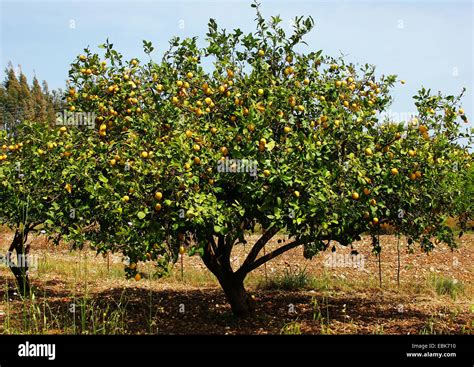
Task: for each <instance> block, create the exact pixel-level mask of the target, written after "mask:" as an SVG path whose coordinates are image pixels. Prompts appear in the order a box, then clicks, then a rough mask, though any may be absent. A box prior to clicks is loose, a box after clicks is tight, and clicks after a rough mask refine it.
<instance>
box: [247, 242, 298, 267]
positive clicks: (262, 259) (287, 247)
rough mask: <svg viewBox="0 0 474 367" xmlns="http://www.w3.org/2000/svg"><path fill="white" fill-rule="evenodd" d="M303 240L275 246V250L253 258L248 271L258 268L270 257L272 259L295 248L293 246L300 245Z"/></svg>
mask: <svg viewBox="0 0 474 367" xmlns="http://www.w3.org/2000/svg"><path fill="white" fill-rule="evenodd" d="M302 244H303V242H301V241H299V240H296V241H293V242H290V243H287V244H286V245H284V246H282V247H279V248H277V249H276V250H274V251H272V252H270V253H268V254H266V255H264V256H262V257H259V258H258V259H257V260H255V261H254V262H253V263H252V264H251V265H250V266H249V272H250V271H252V270H254V269H256V268H258V267H259V266H260V265H263V264H264V263H266V262H267V261H270V260H271V259H274V258H275V257H277V256H279V255H281V254H283V253H284V252H286V251H288V250H291V249H292V248H295V247H298V246H300V245H302Z"/></svg>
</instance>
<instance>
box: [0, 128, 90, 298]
mask: <svg viewBox="0 0 474 367" xmlns="http://www.w3.org/2000/svg"><path fill="white" fill-rule="evenodd" d="M82 134H83V131H81V130H77V129H76V130H73V131H71V132H69V131H68V129H67V127H65V126H62V127H57V128H52V127H50V126H49V125H48V124H46V123H31V122H28V121H25V122H23V123H21V124H19V125H18V126H17V127H16V129H15V132H14V134H12V133H10V134H7V133H6V132H4V131H2V132H1V135H0V146H1V152H0V188H1V189H0V200H1V202H2V206H1V208H0V220H1V223H2V224H3V225H6V226H8V227H9V228H11V229H12V230H13V232H14V236H13V240H12V243H11V245H10V247H9V251H8V254H7V258H8V260H9V261H8V265H9V266H10V268H11V270H12V272H13V274H14V275H15V277H16V279H17V282H18V285H19V289H20V291H21V292H22V293H24V294H27V293H28V290H29V281H28V270H29V267H28V253H29V246H28V245H27V244H26V242H27V240H28V235H29V234H30V233H32V232H38V231H40V230H43V229H50V226H49V224H53V223H56V224H57V226H56V227H55V230H54V231H49V234H50V235H51V236H53V237H55V238H56V239H59V237H57V235H61V234H68V233H69V231H70V230H73V229H74V227H76V228H82V227H83V226H84V223H85V222H87V220H85V221H84V222H83V223H81V224H79V223H77V222H76V220H77V218H76V216H75V210H76V208H77V209H78V211H81V210H82V209H83V208H84V207H83V200H82V198H80V197H79V196H77V195H76V193H74V195H73V191H74V186H82V184H81V185H78V182H82V181H81V177H83V173H84V172H83V171H82V172H81V175H75V174H77V172H78V170H77V169H76V168H77V167H76V164H75V163H74V162H75V160H76V159H78V153H79V152H80V149H79V146H81V145H82V142H83V138H82ZM78 145H79V146H78ZM82 211H83V210H82ZM81 219H82V218H81ZM14 252H15V253H16V255H15V257H16V261H14V258H13V253H14Z"/></svg>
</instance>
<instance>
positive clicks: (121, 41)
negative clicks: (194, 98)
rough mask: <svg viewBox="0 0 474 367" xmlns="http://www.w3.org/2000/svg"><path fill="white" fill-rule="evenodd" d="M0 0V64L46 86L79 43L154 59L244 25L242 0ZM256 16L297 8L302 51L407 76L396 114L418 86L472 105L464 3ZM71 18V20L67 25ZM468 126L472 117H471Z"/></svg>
mask: <svg viewBox="0 0 474 367" xmlns="http://www.w3.org/2000/svg"><path fill="white" fill-rule="evenodd" d="M0 2H1V8H0V9H1V10H0V11H1V26H0V32H1V34H0V36H1V49H0V62H1V66H2V68H1V69H2V70H1V75H0V78H1V79H3V78H4V71H3V69H4V68H5V66H6V65H7V63H8V62H9V61H11V62H12V63H13V65H15V66H16V65H21V67H22V70H23V71H24V73H25V74H26V75H27V76H28V77H29V78H30V79H31V77H32V76H33V74H34V73H36V75H37V76H38V78H39V79H41V80H43V79H45V80H47V82H48V83H49V85H50V87H51V88H59V87H63V88H64V86H65V80H66V78H67V73H68V69H69V64H70V63H71V62H72V61H73V60H74V58H75V56H76V55H78V54H79V53H81V51H82V49H83V48H84V47H86V46H88V45H89V46H91V47H92V49H93V50H95V51H96V50H98V49H97V48H96V46H97V45H98V44H101V43H103V42H104V41H105V39H106V38H107V37H108V38H109V39H110V40H111V42H113V43H114V45H115V46H116V48H117V49H118V50H119V51H120V52H122V53H123V54H124V55H125V56H126V57H129V58H131V57H139V58H143V56H144V54H143V51H142V40H143V39H146V40H151V41H153V43H154V46H155V51H154V55H155V58H156V59H157V60H158V59H160V58H161V53H162V51H163V50H164V49H165V48H166V47H167V42H168V40H169V39H170V38H171V37H172V36H175V35H176V36H180V37H186V36H195V35H197V36H199V37H200V38H201V39H203V38H204V36H205V33H206V30H207V21H208V19H209V18H215V19H216V20H217V22H218V24H219V25H220V26H222V27H225V28H236V27H238V28H241V29H242V30H244V31H251V30H252V29H253V27H254V24H253V19H254V18H255V15H254V12H253V9H252V8H250V1H242V0H232V1H228V0H224V1H198V0H175V1H153V0H148V1H54V0H49V1H33V0H29V1H12V0H10V1H5V0H0ZM261 3H262V11H263V14H264V16H266V17H269V16H271V15H276V14H279V15H280V16H281V17H282V18H283V20H284V22H285V23H284V24H285V26H286V27H287V29H288V30H289V29H290V20H291V19H292V18H294V17H295V16H297V15H305V16H307V15H311V16H312V17H313V18H314V20H315V23H316V27H315V29H314V31H313V32H312V33H311V34H310V35H309V36H308V37H307V38H306V41H307V42H308V47H307V48H306V49H307V50H308V51H310V50H319V49H322V50H323V51H324V53H325V54H329V55H333V56H336V55H339V54H340V53H343V54H345V55H347V58H348V59H349V60H350V61H352V62H357V63H361V64H362V63H370V64H375V65H376V66H377V70H378V72H379V73H380V74H381V73H384V74H397V75H399V77H400V78H401V79H405V80H406V82H407V83H406V84H405V85H404V86H402V85H397V87H396V88H395V90H394V93H393V96H394V98H395V101H394V103H393V105H392V108H391V110H392V112H393V113H394V114H399V115H401V116H403V114H407V113H412V112H413V103H412V99H411V97H412V96H413V95H414V94H415V93H416V91H417V90H418V89H419V87H421V86H425V87H427V88H431V89H432V90H435V91H438V90H441V91H443V92H444V93H449V94H457V93H458V92H460V91H461V89H462V87H466V88H467V89H468V91H467V93H466V95H465V98H464V103H463V107H464V109H465V110H466V113H467V114H468V116H470V117H471V118H470V120H472V119H473V118H472V116H473V112H474V111H473V107H474V94H473V89H474V83H473V70H474V65H473V38H474V27H473V15H474V8H473V3H472V1H408V0H405V1H391V2H388V1H331V2H329V1H309V0H306V1H289V0H287V1H284V0H277V1H275V0H273V1H269V0H261ZM71 25H72V26H71ZM471 126H472V122H471Z"/></svg>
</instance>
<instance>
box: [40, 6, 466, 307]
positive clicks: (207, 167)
mask: <svg viewBox="0 0 474 367" xmlns="http://www.w3.org/2000/svg"><path fill="white" fill-rule="evenodd" d="M254 7H255V8H256V13H257V18H256V23H257V28H256V31H255V32H253V33H249V34H244V33H243V32H242V31H241V30H239V29H235V30H233V31H230V32H229V31H227V30H225V29H219V28H218V26H217V24H216V22H215V21H214V20H210V22H209V30H208V33H207V37H206V42H207V44H206V46H205V47H202V48H201V47H198V45H197V38H190V39H189V38H188V39H184V40H181V39H179V38H174V39H172V40H171V41H170V48H169V50H168V51H167V52H165V54H164V56H163V58H162V59H161V60H160V61H159V62H155V61H153V59H152V58H151V54H152V52H153V45H152V44H151V43H150V42H147V41H144V44H143V45H144V51H145V53H146V54H148V55H149V56H150V58H149V61H147V62H141V61H139V60H138V59H137V58H134V59H131V60H125V59H124V58H123V56H122V55H121V54H120V53H118V52H117V51H116V50H115V49H114V47H113V45H112V44H111V43H110V42H108V41H107V42H106V43H105V44H103V45H101V46H100V47H101V48H102V49H103V50H104V52H103V55H102V56H101V55H99V54H98V53H93V52H91V50H90V49H85V51H84V54H83V55H80V56H78V58H77V59H76V60H75V61H74V62H73V64H72V67H71V70H70V73H69V87H68V89H69V90H68V96H67V99H68V105H69V109H70V110H71V111H76V112H81V111H83V112H94V113H95V114H96V115H97V117H96V125H95V126H94V129H92V130H90V131H86V132H81V133H80V134H79V133H77V134H76V133H73V132H71V134H70V137H71V139H73V140H74V136H76V139H77V140H76V141H75V142H74V143H73V144H74V146H75V147H76V149H75V150H74V152H75V153H74V154H75V155H74V157H73V159H70V160H69V161H68V166H67V167H66V168H65V169H66V170H67V174H66V177H68V175H69V178H68V179H67V182H66V181H62V182H61V184H60V185H59V186H58V187H60V188H61V186H63V184H64V185H66V184H67V183H70V186H67V187H66V188H67V190H65V188H64V186H63V187H62V194H61V196H60V197H58V200H59V201H56V203H57V204H58V205H56V206H54V207H53V204H52V205H50V206H49V208H48V215H47V216H48V218H47V220H48V221H47V223H46V226H47V227H48V230H49V231H50V232H51V233H54V232H58V233H60V234H62V235H65V236H66V238H68V239H70V240H72V241H75V242H77V243H81V242H83V241H89V242H90V243H91V244H92V245H93V246H95V247H96V248H97V250H98V251H100V252H107V251H113V252H120V253H122V254H124V255H125V256H126V257H127V258H128V259H129V262H128V263H127V267H126V272H127V275H128V276H129V277H135V279H136V280H139V279H140V261H154V262H156V264H157V269H158V270H159V272H160V273H164V272H166V271H167V270H168V264H169V263H170V262H173V261H176V259H177V258H178V254H179V253H180V252H183V251H187V252H188V253H189V254H190V255H194V254H198V255H199V256H201V258H202V260H203V262H204V264H205V265H206V266H207V268H208V269H209V270H210V271H211V272H212V273H213V274H214V275H215V276H216V278H217V280H218V281H219V283H220V285H221V286H222V288H223V290H224V292H225V294H226V296H227V299H228V301H229V303H230V305H231V307H232V311H233V313H234V314H235V315H237V316H242V315H247V314H248V313H249V312H251V310H252V308H253V306H254V305H253V301H252V299H251V298H250V297H248V295H247V292H246V290H245V287H244V280H245V278H246V276H247V275H248V273H250V272H251V271H253V270H254V269H256V268H258V267H259V266H261V265H262V264H264V263H266V262H267V261H270V260H272V259H273V258H275V257H277V256H279V255H280V254H282V253H284V252H286V251H288V250H290V249H293V248H295V247H301V248H302V249H303V252H304V255H305V256H307V257H312V256H314V255H315V254H316V253H318V252H319V251H323V250H325V249H327V248H328V247H329V246H330V243H331V241H337V242H339V243H341V244H342V245H350V244H351V243H352V242H354V241H355V240H357V239H358V238H359V237H360V235H361V234H363V233H369V234H372V236H374V238H375V236H376V234H377V233H378V232H379V230H380V226H381V225H382V224H384V223H387V224H391V225H393V226H394V227H396V228H397V230H398V231H399V232H400V234H403V235H407V236H408V237H409V238H410V241H411V242H417V243H420V245H421V247H422V248H423V249H424V250H427V251H429V250H430V249H432V248H433V246H435V245H436V243H435V241H434V240H433V239H435V238H437V239H439V240H440V241H443V242H445V243H447V244H448V245H449V246H454V245H455V242H454V240H453V234H452V233H451V231H450V230H449V228H448V227H446V226H445V222H444V220H445V218H446V216H448V215H452V216H456V215H458V214H459V213H460V210H461V209H460V205H459V204H458V203H459V202H460V201H459V200H457V199H458V198H459V195H461V194H460V192H461V190H459V186H456V185H452V183H453V182H461V181H462V177H463V175H465V173H466V171H467V169H468V167H469V165H470V164H471V161H472V156H471V155H470V154H469V151H468V147H469V145H470V144H471V139H472V132H469V131H464V130H463V126H464V122H465V121H467V117H466V116H465V114H464V111H462V109H460V107H459V104H460V98H461V97H462V95H460V96H443V95H441V94H433V93H431V92H430V91H429V90H425V89H421V90H420V92H419V94H418V95H417V96H415V106H416V109H417V114H416V117H414V118H413V119H412V120H411V121H406V122H403V123H394V122H392V121H388V120H384V119H383V118H381V113H382V112H383V111H385V110H386V109H387V107H388V106H389V105H390V102H391V97H390V90H391V88H392V87H393V86H394V84H395V83H397V82H398V79H397V77H396V76H394V75H387V76H383V75H381V76H378V75H377V74H376V72H375V68H374V67H373V66H371V65H362V66H358V65H354V64H351V63H347V62H346V61H345V60H344V59H343V58H333V57H329V56H325V55H323V54H322V52H321V51H317V52H307V53H304V52H301V49H302V47H303V45H304V40H303V37H304V35H305V34H306V33H308V32H309V31H310V30H311V29H312V27H313V20H312V19H311V18H306V19H304V18H297V19H296V20H295V29H294V32H293V33H292V34H291V35H286V34H285V32H284V30H283V28H282V27H281V19H280V18H279V17H278V16H275V17H272V18H271V19H270V20H269V21H266V20H265V19H264V18H263V17H262V15H261V14H260V10H259V7H258V5H256V4H255V5H254ZM466 142H467V143H466ZM41 169H42V170H43V171H47V169H48V167H47V166H46V165H44V166H42V168H41ZM63 169H64V168H63ZM64 191H66V192H67V193H68V194H69V195H64ZM59 198H60V199H59ZM72 208H74V209H75V210H76V211H77V213H76V215H77V218H82V219H80V220H78V219H77V218H75V219H74V220H71V218H70V217H68V216H65V215H62V214H64V213H65V212H67V211H68V210H70V209H72ZM256 228H257V229H259V231H261V233H262V234H261V237H260V238H259V239H258V240H257V241H256V243H254V244H252V246H251V248H250V250H249V251H248V254H247V257H246V259H245V261H244V262H243V263H242V264H241V265H240V266H239V267H234V266H233V265H232V263H231V254H232V251H233V249H234V248H235V247H236V246H239V245H242V244H245V243H246V234H247V233H248V232H249V231H253V230H255V229H256ZM279 232H284V233H285V234H286V235H287V238H288V239H287V240H285V241H283V242H281V243H279V246H278V247H276V248H274V249H273V250H272V251H271V252H267V253H266V254H265V255H263V254H262V252H263V248H264V246H265V245H266V244H267V243H268V241H270V240H271V239H272V238H273V237H274V236H275V235H277V233H279ZM374 247H376V248H375V250H376V251H380V248H379V247H380V245H379V244H378V243H377V242H374Z"/></svg>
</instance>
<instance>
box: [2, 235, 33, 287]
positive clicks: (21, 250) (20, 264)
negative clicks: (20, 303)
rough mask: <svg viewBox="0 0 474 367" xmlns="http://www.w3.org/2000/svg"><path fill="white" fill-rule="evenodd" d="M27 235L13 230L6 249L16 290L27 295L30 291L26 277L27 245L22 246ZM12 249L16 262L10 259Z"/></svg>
mask: <svg viewBox="0 0 474 367" xmlns="http://www.w3.org/2000/svg"><path fill="white" fill-rule="evenodd" d="M27 237H28V235H27V234H25V233H21V232H20V231H18V230H17V231H15V235H14V236H13V241H12V243H11V245H10V248H9V249H8V254H7V259H8V265H9V267H10V270H11V271H12V273H13V275H14V276H15V279H16V282H17V285H18V291H19V292H20V294H21V295H23V296H27V295H28V294H29V292H30V281H29V279H28V252H29V247H28V246H23V245H24V244H25V242H26V239H27ZM13 251H15V252H16V264H15V263H14V262H13V261H12V254H13Z"/></svg>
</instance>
